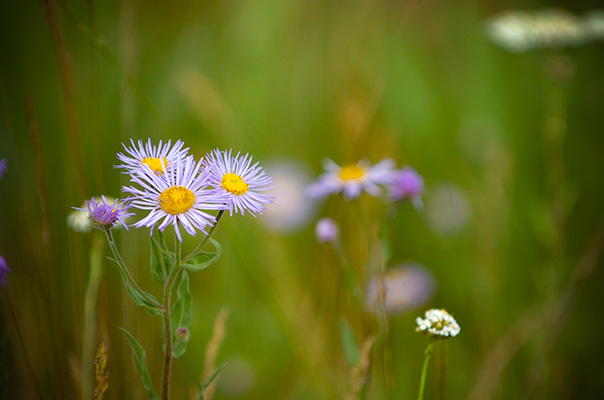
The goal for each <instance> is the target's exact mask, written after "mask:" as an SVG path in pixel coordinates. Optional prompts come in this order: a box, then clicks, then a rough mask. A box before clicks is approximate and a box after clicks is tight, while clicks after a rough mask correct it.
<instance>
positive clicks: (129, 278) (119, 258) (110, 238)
mask: <svg viewBox="0 0 604 400" xmlns="http://www.w3.org/2000/svg"><path fill="white" fill-rule="evenodd" d="M105 235H106V236H107V241H108V242H109V247H111V251H112V252H113V256H114V257H115V259H116V260H117V263H118V266H119V268H120V272H121V273H122V275H123V276H124V277H125V278H126V280H127V281H128V283H129V284H130V286H132V287H133V288H134V289H135V290H136V291H137V292H138V293H139V294H140V295H141V296H143V297H144V298H145V300H147V301H148V302H149V303H151V304H153V305H154V306H155V307H157V308H159V309H162V308H163V307H162V305H161V304H159V303H158V302H157V301H155V300H153V299H152V298H150V297H149V296H148V295H147V294H146V293H145V292H143V290H142V289H141V288H140V287H139V286H138V284H137V283H136V281H135V280H134V278H133V277H132V275H131V274H130V271H128V268H126V264H125V263H124V260H122V256H121V255H120V253H119V251H118V249H117V246H116V245H115V239H113V234H112V233H111V229H105Z"/></svg>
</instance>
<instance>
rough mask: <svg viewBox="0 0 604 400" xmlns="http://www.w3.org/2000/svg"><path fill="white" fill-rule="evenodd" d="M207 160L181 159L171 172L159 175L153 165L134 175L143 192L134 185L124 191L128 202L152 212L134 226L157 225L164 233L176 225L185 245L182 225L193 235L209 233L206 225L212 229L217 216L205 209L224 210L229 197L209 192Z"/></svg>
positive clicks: (179, 237) (135, 181) (133, 179)
mask: <svg viewBox="0 0 604 400" xmlns="http://www.w3.org/2000/svg"><path fill="white" fill-rule="evenodd" d="M202 164H203V159H202V160H199V162H197V163H196V162H195V160H194V159H193V156H189V157H187V158H186V159H185V160H184V161H180V160H177V161H176V165H174V168H173V169H172V170H171V171H168V173H166V174H164V175H163V176H158V175H157V174H156V173H155V171H153V170H152V169H151V168H150V167H149V166H146V167H145V168H144V169H143V171H142V172H138V173H137V174H136V175H133V176H132V182H134V183H137V184H139V185H140V186H141V188H142V189H138V188H135V187H132V186H128V187H124V188H123V189H122V190H123V191H124V192H126V193H129V194H130V196H129V197H128V200H131V201H132V205H133V206H134V207H135V208H138V209H141V210H148V211H149V214H148V215H147V216H146V217H145V218H143V219H141V220H140V221H138V222H136V223H134V224H133V225H134V227H136V228H141V227H143V226H145V227H148V228H151V233H153V229H154V228H155V225H156V224H157V225H158V229H159V230H161V231H163V230H164V229H166V227H167V226H168V225H173V226H174V230H175V232H176V236H177V237H178V240H180V241H181V242H182V237H181V235H180V229H179V227H178V226H179V225H182V226H183V228H185V230H186V231H187V232H188V233H189V234H190V235H191V236H195V234H196V233H197V230H200V231H202V232H204V233H206V231H205V228H206V226H208V225H210V226H212V225H213V224H214V223H215V222H216V217H214V216H213V215H211V214H209V213H207V212H205V211H204V210H224V209H226V208H227V205H226V204H227V203H228V201H229V198H228V197H227V196H225V195H224V194H223V193H221V191H219V190H214V189H207V186H208V181H209V174H208V172H207V171H206V170H205V169H203V168H202Z"/></svg>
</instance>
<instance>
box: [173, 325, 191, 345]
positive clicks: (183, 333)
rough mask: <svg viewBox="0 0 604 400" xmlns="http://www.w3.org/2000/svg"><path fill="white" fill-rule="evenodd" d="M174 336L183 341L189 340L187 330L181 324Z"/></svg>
mask: <svg viewBox="0 0 604 400" xmlns="http://www.w3.org/2000/svg"><path fill="white" fill-rule="evenodd" d="M176 338H177V339H178V340H181V341H183V342H184V341H186V340H189V330H188V329H187V328H185V327H184V326H181V327H180V328H178V329H177V330H176Z"/></svg>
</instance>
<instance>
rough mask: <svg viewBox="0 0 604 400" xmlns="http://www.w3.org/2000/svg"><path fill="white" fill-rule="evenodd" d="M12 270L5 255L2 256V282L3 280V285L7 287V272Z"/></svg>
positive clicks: (0, 280)
mask: <svg viewBox="0 0 604 400" xmlns="http://www.w3.org/2000/svg"><path fill="white" fill-rule="evenodd" d="M8 272H10V268H9V267H8V265H7V264H6V260H4V257H2V256H0V282H2V286H4V287H6V274H7V273H8Z"/></svg>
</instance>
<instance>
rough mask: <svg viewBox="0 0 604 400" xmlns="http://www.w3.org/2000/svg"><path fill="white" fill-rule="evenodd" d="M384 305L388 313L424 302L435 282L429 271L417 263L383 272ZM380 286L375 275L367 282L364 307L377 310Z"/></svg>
mask: <svg viewBox="0 0 604 400" xmlns="http://www.w3.org/2000/svg"><path fill="white" fill-rule="evenodd" d="M383 282H384V290H385V292H386V293H385V299H384V306H385V308H386V311H387V312H388V313H390V314H400V313H402V312H405V311H407V310H409V309H412V308H415V307H419V306H421V305H422V304H425V303H426V302H427V301H428V300H429V299H430V298H431V297H432V295H433V294H434V290H435V286H436V285H435V283H434V278H433V277H432V274H431V273H430V271H428V270H427V269H426V268H425V267H423V266H421V265H419V264H402V265H399V266H396V267H392V268H389V269H387V270H386V273H385V274H384V281H383ZM379 296H380V287H379V282H378V280H377V277H373V278H372V279H370V280H369V283H368V284H367V289H366V292H365V308H366V309H367V310H369V311H375V310H377V306H378V303H379Z"/></svg>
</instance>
